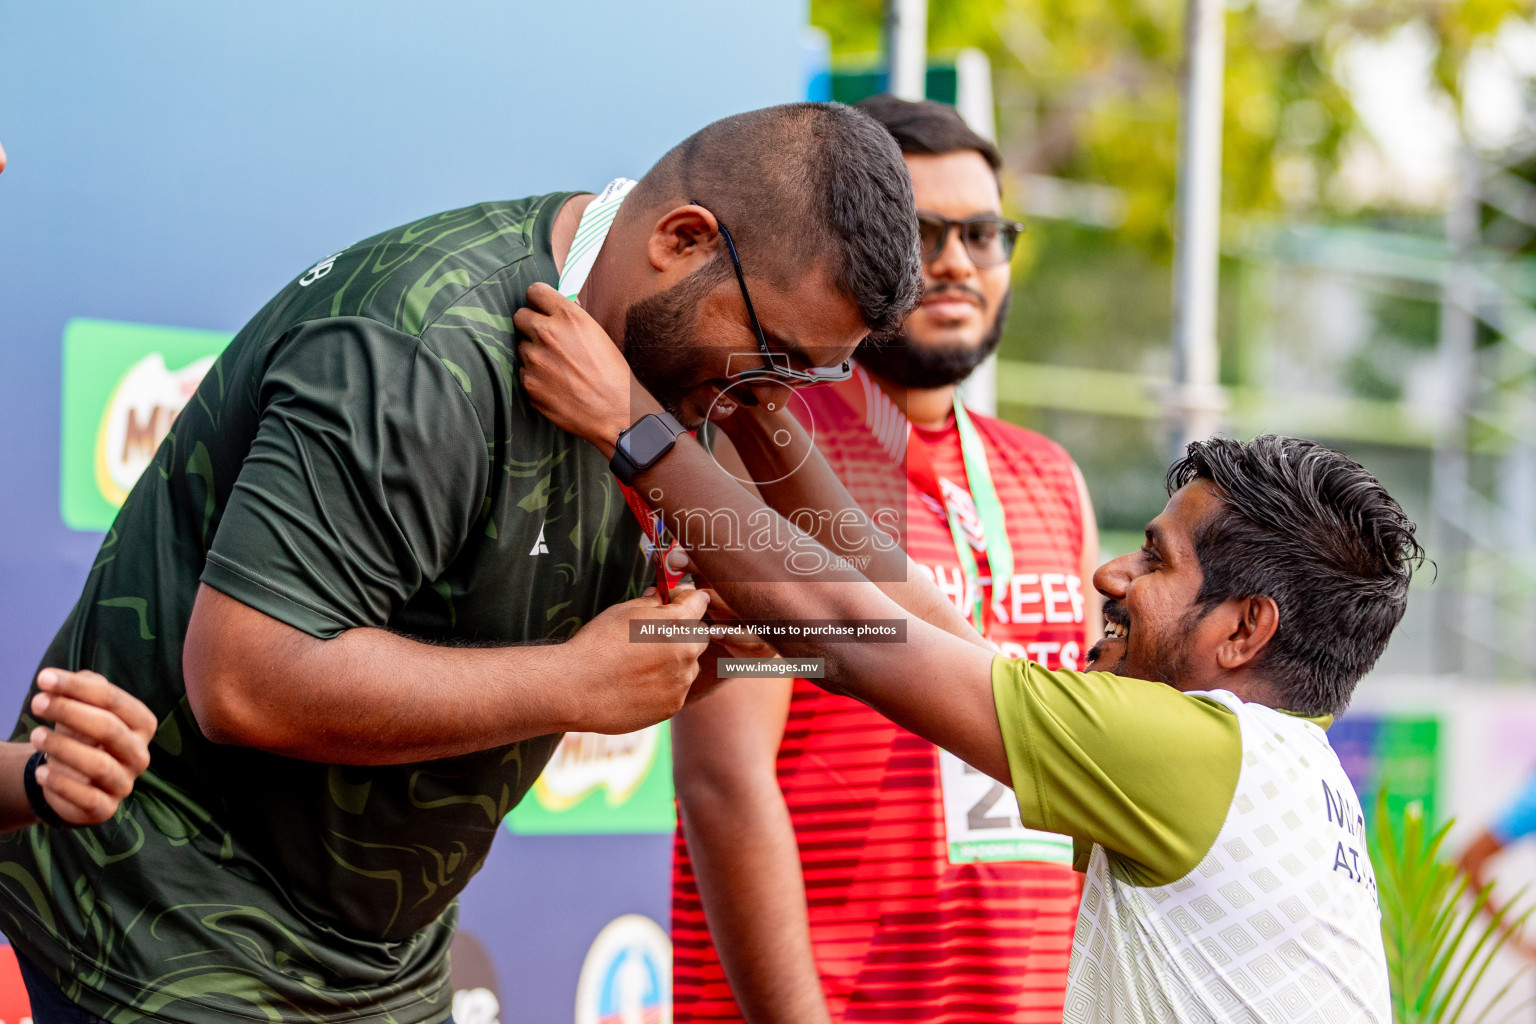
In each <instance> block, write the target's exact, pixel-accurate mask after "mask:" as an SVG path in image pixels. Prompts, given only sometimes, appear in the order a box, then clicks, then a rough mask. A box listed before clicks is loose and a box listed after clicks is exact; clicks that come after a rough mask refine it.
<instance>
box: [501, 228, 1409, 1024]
mask: <svg viewBox="0 0 1536 1024" xmlns="http://www.w3.org/2000/svg"><path fill="white" fill-rule="evenodd" d="M743 258H745V257H743ZM749 280H750V275H749V276H748V281H749ZM747 283H748V282H747V281H744V282H743V285H744V287H745V285H746V284H747ZM530 300H534V301H531V302H530V306H529V308H527V309H525V310H524V311H523V312H522V313H520V314H519V317H520V319H519V327H520V328H521V329H522V330H523V332H524V334H525V338H526V340H525V341H524V342H523V343H522V345H521V346H520V351H521V352H522V354H523V356H524V360H525V362H524V373H523V381H524V385H525V387H526V388H527V389H528V393H529V396H530V398H531V399H532V400H533V401H534V403H535V404H536V405H538V406H539V407H540V408H541V410H543V411H544V412H545V413H546V415H548V416H549V417H550V418H551V419H552V420H554V421H555V422H556V423H557V424H559V425H561V426H562V427H565V428H566V429H568V430H571V431H573V432H575V433H579V434H581V435H582V436H585V437H586V438H587V439H588V440H589V441H591V442H592V443H593V444H594V445H596V446H597V447H598V448H599V450H600V451H602V452H603V453H604V454H608V455H611V454H612V453H613V452H614V451H615V449H616V446H617V447H618V448H620V449H622V448H623V446H624V445H625V444H626V443H627V442H626V441H625V435H626V432H627V431H628V429H629V428H630V426H631V425H633V424H635V423H636V422H638V421H640V420H642V419H643V418H644V417H645V416H647V415H649V414H652V413H654V412H655V411H656V410H657V409H659V407H658V406H655V405H654V403H652V402H650V401H649V399H648V398H647V397H646V396H645V395H644V393H643V392H641V391H639V390H638V389H636V390H635V392H633V395H638V397H635V398H631V396H632V392H631V390H630V387H631V385H630V381H629V374H628V372H627V368H626V365H625V363H624V361H623V359H622V357H620V356H619V355H618V353H617V352H616V351H614V350H613V349H612V347H611V345H610V344H609V343H608V341H607V338H606V337H605V336H603V335H602V332H601V329H600V328H597V327H596V325H595V324H593V323H592V322H591V321H590V319H588V318H586V317H584V316H583V315H581V314H580V311H579V310H573V309H572V308H570V307H568V306H565V305H562V304H561V303H560V302H558V301H556V299H555V298H553V297H550V296H540V297H539V300H535V297H534V296H532V295H530ZM593 367H600V368H601V369H599V370H597V371H596V372H594V370H593ZM757 386H758V387H759V388H761V387H762V382H761V381H760V380H759V382H758V384H757ZM759 398H760V399H761V400H759V401H757V403H756V404H755V405H742V406H741V407H739V408H735V409H732V410H730V412H731V414H730V415H729V416H728V417H723V418H722V419H723V422H721V424H720V425H721V426H722V428H723V430H724V432H725V434H726V435H727V436H729V437H730V439H731V441H732V442H733V447H734V450H735V451H736V452H737V453H738V454H739V457H740V459H741V461H742V462H743V463H744V464H745V467H746V469H747V470H748V471H750V472H751V474H752V476H753V478H754V479H756V480H759V481H771V483H764V484H760V485H759V487H758V488H757V490H758V492H759V493H760V494H761V495H762V498H763V499H764V500H765V501H766V502H768V503H769V504H770V505H772V506H773V507H774V508H775V509H778V510H780V511H781V512H782V511H784V510H786V509H789V510H804V509H807V508H810V509H821V510H825V511H826V512H828V513H829V514H828V515H825V516H805V515H799V516H797V518H796V520H795V521H796V523H797V524H798V525H804V526H806V527H807V528H809V529H811V530H812V531H815V532H814V533H813V536H814V537H815V539H816V540H817V541H818V542H819V543H820V544H821V545H823V546H824V547H825V548H827V550H828V553H829V554H831V555H841V556H843V557H842V558H840V559H839V558H835V557H829V558H827V559H826V560H825V564H826V569H825V571H824V572H821V573H819V574H816V575H815V576H814V577H807V575H806V573H805V571H804V566H805V560H804V558H803V555H804V553H805V542H806V538H805V537H803V536H798V535H796V534H794V533H793V532H792V531H791V530H790V528H788V527H787V525H786V527H785V528H784V529H783V530H780V531H777V532H772V531H761V532H759V533H758V534H757V535H756V536H755V537H754V540H753V543H752V544H750V545H739V546H736V549H732V547H731V546H728V545H711V546H697V547H695V548H693V549H692V550H691V551H690V554H691V556H692V559H693V564H694V566H695V568H696V569H697V570H698V571H699V573H700V576H701V579H703V578H707V581H708V584H709V586H710V587H711V588H713V590H714V591H715V592H716V594H717V595H718V597H719V598H721V599H722V600H721V601H719V602H718V603H717V604H716V609H717V610H716V614H722V613H723V612H724V611H725V608H724V606H725V605H728V606H729V608H730V609H731V610H733V611H734V613H735V614H737V615H738V616H740V617H741V618H743V619H746V620H765V619H787V618H794V617H799V618H805V619H844V620H847V619H900V620H903V621H904V624H905V628H906V635H905V642H903V643H896V644H879V643H863V644H847V643H836V642H831V643H829V642H826V641H824V640H817V639H795V638H790V639H782V637H783V636H784V635H785V634H784V633H783V632H782V631H780V632H779V633H777V634H776V638H775V640H774V646H775V647H777V648H778V650H779V651H780V653H782V654H784V655H786V656H790V657H794V658H797V659H800V658H808V657H819V658H824V659H825V677H824V679H823V680H821V682H822V683H823V685H825V686H827V687H828V688H829V689H834V690H836V691H838V692H843V693H847V694H849V695H851V696H853V697H856V698H857V699H859V700H862V701H865V702H866V703H868V704H870V705H871V706H873V707H874V708H876V709H877V710H879V711H881V712H882V713H884V714H886V715H887V716H889V717H890V718H891V719H892V720H893V721H895V722H897V723H898V724H900V725H902V726H905V727H906V728H908V729H910V730H911V731H913V732H915V733H917V734H919V735H921V736H924V737H925V738H927V739H929V740H932V741H933V742H934V743H936V744H938V745H939V746H941V747H943V748H945V749H947V750H950V751H951V752H953V753H955V754H957V755H958V756H960V757H961V758H962V759H963V760H965V761H966V762H967V763H968V764H970V765H972V766H974V767H975V768H977V769H978V770H980V771H982V772H985V773H986V774H988V775H991V776H992V777H993V778H995V779H997V780H999V781H1001V782H1004V783H1007V784H1010V785H1012V787H1013V789H1014V791H1015V793H1016V794H1017V796H1018V803H1019V807H1020V813H1021V818H1022V823H1023V824H1024V825H1026V826H1029V827H1031V828H1038V829H1046V830H1049V831H1052V832H1057V833H1065V834H1067V835H1070V836H1072V837H1073V838H1074V841H1075V845H1076V850H1077V854H1078V856H1077V863H1078V866H1079V868H1081V869H1083V870H1085V871H1086V872H1087V874H1088V880H1087V884H1086V887H1085V891H1084V894H1083V901H1082V908H1081V911H1080V913H1079V918H1078V927H1077V932H1076V937H1075V941H1074V947H1073V955H1072V964H1071V969H1070V975H1069V981H1068V988H1067V1001H1066V1013H1065V1020H1066V1021H1068V1022H1073V1024H1075V1022H1089V1021H1092V1022H1103V1024H1119V1022H1163V1021H1213V1022H1214V1021H1222V1022H1225V1021H1233V1022H1260V1021H1262V1022H1276V1024H1278V1022H1282V1021H1284V1022H1293V1021H1310V1020H1317V1021H1334V1020H1338V1021H1371V1022H1376V1024H1388V1022H1389V1021H1390V1019H1391V1012H1390V1000H1389V993H1388V986H1387V974H1386V961H1385V956H1384V952H1383V948H1382V941H1381V932H1380V911H1379V908H1378V904H1377V901H1376V892H1375V880H1374V876H1373V874H1372V871H1371V866H1370V863H1369V860H1368V857H1367V854H1366V844H1365V837H1364V822H1363V819H1362V817H1361V815H1360V812H1359V801H1358V798H1357V797H1356V795H1355V793H1354V790H1353V787H1352V786H1351V785H1350V783H1349V780H1348V779H1347V778H1346V776H1345V774H1344V771H1343V769H1342V768H1341V767H1340V765H1339V761H1338V758H1337V756H1336V755H1335V754H1334V752H1333V750H1332V748H1331V747H1330V746H1329V745H1328V741H1327V736H1326V733H1325V731H1324V730H1325V729H1326V728H1327V726H1328V725H1329V724H1330V723H1331V721H1332V717H1333V716H1334V715H1336V714H1338V713H1339V712H1341V711H1342V710H1343V709H1344V708H1345V706H1346V705H1347V704H1348V702H1349V697H1350V695H1351V694H1352V692H1353V690H1354V687H1355V684H1356V683H1357V682H1358V681H1359V679H1360V677H1361V676H1363V675H1364V674H1365V672H1366V671H1367V670H1368V669H1369V668H1370V667H1371V666H1372V665H1373V664H1374V663H1375V661H1376V659H1377V658H1378V657H1379V656H1380V654H1381V652H1382V650H1383V648H1384V647H1385V646H1386V643H1387V640H1388V638H1389V637H1390V635H1391V633H1392V630H1393V629H1394V628H1395V627H1396V625H1397V623H1398V622H1399V621H1400V620H1401V618H1402V614H1403V609H1404V607H1405V604H1406V600H1407V594H1408V583H1409V578H1410V577H1411V575H1412V570H1413V568H1414V567H1415V566H1416V565H1417V564H1418V563H1419V561H1421V559H1422V551H1421V549H1420V547H1419V545H1418V543H1417V541H1416V540H1415V537H1414V526H1413V524H1412V523H1411V522H1410V521H1409V520H1408V519H1407V517H1406V516H1405V515H1404V514H1403V511H1402V509H1401V508H1400V507H1399V505H1398V504H1397V502H1396V501H1394V500H1393V499H1392V497H1391V496H1390V495H1389V494H1388V493H1387V492H1386V490H1385V489H1384V488H1382V487H1381V485H1380V484H1379V483H1378V482H1377V481H1376V480H1375V479H1374V478H1373V477H1371V475H1370V474H1369V473H1367V472H1366V471H1365V470H1364V469H1363V468H1362V467H1361V466H1360V465H1359V464H1357V463H1355V462H1353V461H1352V460H1350V459H1348V458H1347V457H1345V456H1343V455H1340V454H1339V453H1337V452H1333V451H1330V450H1328V449H1326V448H1323V447H1321V446H1319V445H1316V444H1314V443H1312V442H1308V441H1301V440H1296V439H1293V438H1281V437H1269V436H1267V437H1260V438H1258V439H1256V440H1254V441H1252V442H1247V443H1242V442H1237V441H1231V440H1224V439H1213V440H1211V441H1208V442H1203V443H1198V444H1194V445H1191V446H1190V448H1189V452H1188V454H1187V455H1186V456H1185V457H1184V458H1183V459H1181V460H1180V461H1179V462H1177V463H1176V464H1175V465H1174V466H1173V468H1172V469H1171V470H1170V472H1169V475H1168V484H1169V491H1170V495H1171V497H1170V500H1169V502H1168V506H1167V508H1166V509H1165V510H1164V511H1163V513H1162V514H1161V515H1159V516H1158V517H1157V518H1156V519H1154V520H1153V521H1152V522H1151V523H1150V524H1149V525H1148V527H1147V531H1146V535H1147V542H1146V544H1145V546H1144V547H1143V548H1142V549H1141V550H1140V551H1137V552H1134V553H1132V554H1129V555H1126V556H1124V557H1122V558H1118V559H1116V560H1114V561H1112V562H1110V563H1108V564H1107V565H1105V566H1103V567H1102V568H1101V569H1100V570H1099V571H1098V573H1097V574H1096V576H1095V578H1094V584H1095V586H1096V587H1097V588H1098V590H1099V591H1100V592H1101V593H1102V594H1103V595H1104V597H1105V600H1106V604H1105V619H1106V625H1107V632H1108V634H1109V635H1108V636H1106V638H1105V639H1104V641H1102V642H1101V643H1100V644H1099V645H1098V646H1096V647H1095V648H1094V650H1093V651H1092V652H1091V653H1090V662H1089V665H1088V668H1089V669H1090V671H1089V672H1086V673H1073V672H1064V671H1060V672H1051V671H1047V670H1045V669H1043V668H1042V667H1040V666H1039V665H1035V664H1031V663H1029V662H1027V661H1024V660H1011V659H1006V658H1001V657H997V656H995V654H994V652H992V651H990V650H988V649H986V647H985V642H984V641H981V640H980V638H979V637H977V636H975V634H974V633H973V632H971V631H970V630H969V628H968V627H967V626H966V625H965V624H964V623H963V622H961V621H959V618H958V616H949V615H948V614H947V613H946V612H945V608H946V607H949V606H946V605H945V604H944V602H942V601H934V600H933V599H932V595H931V594H930V593H928V589H930V584H928V583H927V582H926V581H925V580H924V578H923V577H922V576H921V574H918V573H911V574H908V575H907V576H906V577H905V579H904V580H902V581H901V582H896V583H888V582H887V583H871V582H870V580H871V579H874V580H891V579H898V578H899V577H898V576H896V575H893V574H890V572H889V569H890V565H889V564H887V563H885V562H882V558H883V557H885V556H883V555H882V551H883V548H882V545H881V542H880V537H879V536H877V534H876V533H875V532H874V531H875V528H874V527H873V525H872V524H867V523H866V524H865V526H866V527H867V529H865V530H864V532H862V533H861V532H860V529H859V528H854V527H853V526H851V525H850V523H852V522H853V520H854V518H856V512H855V511H854V510H855V509H856V506H854V504H853V502H852V501H851V500H850V499H848V497H847V494H846V492H844V491H843V490H842V489H841V487H840V485H838V483H837V481H836V479H835V477H833V476H832V474H831V472H830V470H828V469H827V468H826V465H825V463H824V462H823V461H821V460H820V459H818V458H817V457H816V456H815V455H814V453H813V452H811V453H809V454H808V452H807V449H808V448H809V446H810V439H809V437H808V435H806V434H805V433H804V432H803V431H799V432H796V427H795V421H794V418H793V417H792V416H787V415H785V414H784V413H783V408H784V405H785V402H784V401H774V400H772V396H771V395H762V394H760V395H759ZM626 399H631V400H630V401H629V402H628V403H626ZM592 409H610V410H614V411H613V412H612V413H611V414H610V415H608V416H604V417H592V416H591V414H590V410H592ZM786 431H787V432H788V433H787V434H786V433H785V432H786ZM786 437H788V438H789V439H790V440H789V442H788V443H786V442H785V438H786ZM768 439H772V440H768ZM717 452H718V449H717ZM647 460H648V461H647V464H646V466H645V468H644V469H642V471H641V472H640V473H639V474H638V475H637V479H638V481H639V483H640V486H642V487H643V488H644V489H645V491H646V493H647V494H649V495H650V497H651V499H652V500H653V501H654V502H655V503H656V505H657V506H658V508H659V509H660V511H661V512H662V513H663V515H664V516H666V517H667V518H668V520H669V521H670V522H672V523H677V522H679V521H680V518H681V517H680V513H686V512H687V510H688V509H689V508H691V507H697V506H699V505H701V504H704V503H705V502H706V501H707V502H708V503H709V504H710V505H711V507H715V508H725V509H729V510H731V512H733V513H734V514H735V515H738V516H739V517H740V520H741V522H743V523H747V522H753V521H754V519H753V517H754V516H756V517H761V516H762V515H764V514H765V513H764V510H763V507H762V504H761V503H760V502H759V501H758V499H757V497H755V496H754V495H753V494H751V493H749V492H748V491H747V490H745V489H742V488H741V487H739V486H737V484H736V483H735V482H734V481H732V480H731V479H730V478H729V477H728V476H726V475H725V474H724V472H723V471H722V470H721V468H720V466H719V465H717V464H716V463H715V461H714V457H713V456H712V455H711V454H710V453H708V452H706V451H705V450H704V449H703V448H702V447H700V446H699V445H698V444H696V443H695V442H694V441H693V440H691V439H689V438H687V437H686V436H685V437H680V438H678V439H677V440H676V441H675V443H673V444H671V445H668V446H665V447H664V448H663V449H662V450H660V451H659V452H658V451H651V452H648V453H647ZM786 473H787V475H786ZM756 521H759V522H760V521H761V520H760V518H759V519H758V520H756ZM797 554H798V555H800V556H802V557H800V558H799V559H798V560H796V558H795V556H796V555H797ZM853 566H861V567H863V570H864V572H863V574H862V575H861V574H860V573H859V572H856V571H855V570H854V568H853Z"/></svg>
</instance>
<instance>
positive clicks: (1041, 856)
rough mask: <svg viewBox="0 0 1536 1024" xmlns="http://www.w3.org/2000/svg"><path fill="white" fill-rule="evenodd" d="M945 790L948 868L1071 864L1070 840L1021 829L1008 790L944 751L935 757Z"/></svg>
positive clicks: (1046, 833)
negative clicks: (1021, 863)
mask: <svg viewBox="0 0 1536 1024" xmlns="http://www.w3.org/2000/svg"><path fill="white" fill-rule="evenodd" d="M939 782H940V784H941V785H942V786H943V789H944V831H945V833H946V835H947V837H948V839H949V862H950V863H951V864H972V863H975V862H976V861H993V860H1034V861H1046V862H1049V863H1052V864H1071V863H1072V840H1071V838H1070V837H1068V836H1059V835H1057V834H1056V833H1054V832H1041V831H1039V830H1037V829H1032V828H1025V827H1024V823H1023V822H1022V821H1020V820H1019V802H1018V800H1017V799H1015V798H1014V795H1013V790H1011V789H1009V788H1008V787H1007V786H1005V785H1003V784H1002V783H1001V782H998V781H997V780H996V779H994V778H992V777H991V776H990V775H984V774H982V773H981V772H979V771H977V770H976V769H975V768H972V767H971V766H970V765H968V764H966V763H965V762H964V761H962V760H960V759H959V758H958V757H956V756H955V755H953V754H951V753H950V752H949V751H947V750H941V751H939Z"/></svg>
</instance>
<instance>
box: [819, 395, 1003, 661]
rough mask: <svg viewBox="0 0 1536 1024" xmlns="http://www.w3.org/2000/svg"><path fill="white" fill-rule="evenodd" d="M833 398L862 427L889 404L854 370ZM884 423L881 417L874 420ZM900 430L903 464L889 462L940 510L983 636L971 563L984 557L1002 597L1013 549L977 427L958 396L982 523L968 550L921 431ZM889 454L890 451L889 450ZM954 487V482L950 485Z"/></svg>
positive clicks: (959, 425) (969, 482)
mask: <svg viewBox="0 0 1536 1024" xmlns="http://www.w3.org/2000/svg"><path fill="white" fill-rule="evenodd" d="M833 388H834V389H835V393H836V394H837V396H838V397H839V398H841V399H842V400H843V401H844V402H845V403H847V404H848V405H849V406H850V407H851V408H852V409H853V410H854V412H856V413H858V414H859V416H860V418H862V419H863V421H864V422H865V423H866V424H870V423H872V422H874V420H875V419H876V418H877V417H873V416H871V415H870V412H869V409H868V402H869V401H870V400H871V398H873V400H874V401H879V402H890V399H889V398H888V397H887V396H886V395H885V393H884V392H882V391H880V389H879V387H878V385H876V384H875V383H874V381H873V380H871V379H870V378H869V376H868V374H867V373H865V371H864V370H862V369H857V370H855V373H854V376H853V377H850V378H849V379H848V380H846V381H843V382H842V383H839V384H835V385H833ZM894 405H895V403H893V402H892V403H891V406H892V408H891V409H890V410H889V411H890V412H891V413H893V414H894V415H897V416H899V415H900V413H899V412H897V411H896V410H895V408H894ZM879 418H883V417H879ZM901 426H902V428H903V429H904V430H905V433H906V444H905V459H904V460H903V459H902V457H901V454H902V449H901V448H900V447H898V448H897V449H896V450H895V453H894V454H893V461H904V462H905V466H906V473H907V479H908V480H910V481H912V484H913V485H914V486H915V487H916V488H917V489H918V490H919V491H921V492H923V493H924V494H926V495H928V497H930V498H932V499H933V500H934V501H935V502H936V503H937V504H938V507H939V508H941V509H943V510H944V513H943V515H944V519H945V521H946V523H947V524H948V526H949V536H950V539H951V540H952V541H953V542H954V545H955V557H956V558H957V559H958V560H959V562H960V569H961V571H962V572H963V573H964V574H965V586H966V594H967V595H968V596H969V597H970V599H971V600H970V605H971V607H970V617H971V622H972V624H973V625H974V626H975V627H976V631H977V632H978V633H980V634H982V635H983V636H985V635H986V633H987V628H986V627H987V604H988V602H987V601H986V600H985V599H984V597H983V596H982V589H981V573H980V570H979V569H978V567H977V563H976V550H977V549H979V550H980V551H982V552H983V553H984V554H985V555H986V556H987V567H988V569H989V570H990V572H991V576H992V593H993V594H998V593H1005V592H1006V591H1007V588H1008V585H1009V580H1010V579H1012V577H1013V545H1012V544H1011V543H1010V542H1009V540H1008V529H1007V524H1006V522H1005V520H1004V518H1003V503H1002V502H1001V501H1000V500H999V499H998V497H997V488H996V487H995V486H994V485H993V483H992V470H991V468H990V467H989V466H988V465H987V452H986V448H985V447H984V446H983V444H982V440H981V434H980V433H979V432H978V431H977V430H976V425H975V424H974V423H972V422H971V416H970V413H968V412H966V410H965V406H964V404H962V403H961V401H960V395H959V393H958V392H956V394H955V428H956V429H957V430H958V431H959V432H960V456H961V458H962V460H963V461H964V463H965V476H966V486H967V488H968V489H969V494H970V498H971V503H972V505H973V506H974V507H975V510H976V517H977V518H978V519H980V520H981V538H980V539H981V543H980V545H977V546H976V548H973V545H972V540H971V535H970V533H968V532H967V531H966V528H965V523H964V522H963V520H962V518H961V514H960V513H961V509H960V507H959V506H958V504H957V502H956V501H955V500H954V499H953V498H952V497H951V496H950V494H947V493H946V492H945V490H944V487H943V485H942V484H941V483H940V481H939V475H938V473H937V472H936V471H935V470H934V468H933V454H932V451H931V450H930V447H929V445H928V442H927V441H925V440H923V437H922V434H921V432H920V431H918V430H916V429H913V428H912V427H911V425H910V424H908V423H906V422H904V421H903V422H902V424H901ZM888 450H889V449H888ZM949 483H950V485H951V486H952V487H953V486H955V483H954V481H952V480H951V481H949Z"/></svg>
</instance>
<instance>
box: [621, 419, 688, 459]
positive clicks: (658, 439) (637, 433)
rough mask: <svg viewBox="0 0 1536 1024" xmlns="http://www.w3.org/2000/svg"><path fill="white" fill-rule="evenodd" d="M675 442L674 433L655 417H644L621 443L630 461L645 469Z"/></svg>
mask: <svg viewBox="0 0 1536 1024" xmlns="http://www.w3.org/2000/svg"><path fill="white" fill-rule="evenodd" d="M675 441H676V438H674V437H673V436H672V431H670V430H668V429H667V427H666V424H664V423H662V422H661V420H660V419H658V418H657V417H656V416H654V415H653V416H646V417H643V418H642V419H641V420H640V422H639V423H636V424H635V425H634V426H633V427H631V428H630V429H629V432H628V433H627V434H625V435H624V437H623V440H622V441H621V442H620V443H621V444H622V445H623V447H624V451H625V453H626V454H628V455H629V458H630V461H632V462H633V463H634V464H635V465H637V466H639V467H640V468H641V469H644V468H645V467H647V466H649V465H650V464H651V463H653V462H655V461H656V460H657V459H659V458H661V457H662V455H664V454H666V452H667V450H668V449H670V448H671V447H672V445H673V443H674V442H675Z"/></svg>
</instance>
